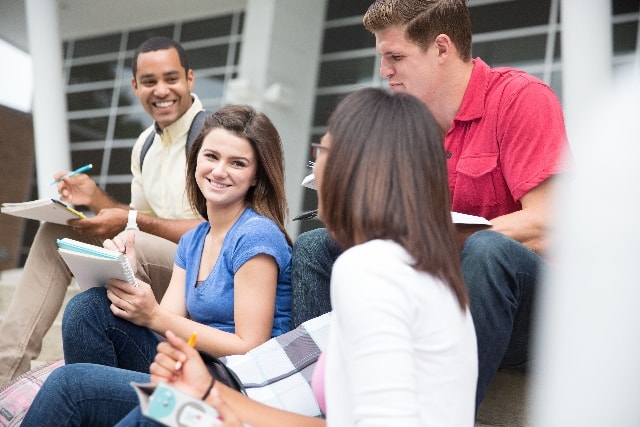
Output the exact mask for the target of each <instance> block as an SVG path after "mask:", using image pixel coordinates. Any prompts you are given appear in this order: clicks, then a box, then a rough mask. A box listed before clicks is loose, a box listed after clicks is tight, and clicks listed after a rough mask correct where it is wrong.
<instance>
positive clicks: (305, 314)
mask: <svg viewBox="0 0 640 427" xmlns="http://www.w3.org/2000/svg"><path fill="white" fill-rule="evenodd" d="M341 252H342V251H341V250H340V247H339V246H338V243H336V241H335V240H333V239H331V238H330V237H329V233H327V230H326V229H325V228H317V229H315V230H310V231H307V232H304V233H302V234H300V235H299V236H298V237H297V238H296V240H295V242H293V252H292V258H291V292H292V298H291V329H295V328H297V327H298V326H300V324H301V323H303V322H306V321H307V320H310V319H313V318H314V317H318V316H321V315H323V314H325V313H328V312H329V311H331V298H330V295H329V282H330V280H331V268H332V267H333V263H334V261H335V260H336V258H338V255H340V253H341Z"/></svg>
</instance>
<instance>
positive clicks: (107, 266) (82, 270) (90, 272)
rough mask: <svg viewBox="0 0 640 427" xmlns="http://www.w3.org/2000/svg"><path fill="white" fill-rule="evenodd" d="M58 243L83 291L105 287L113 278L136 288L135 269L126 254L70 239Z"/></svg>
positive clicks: (63, 256)
mask: <svg viewBox="0 0 640 427" xmlns="http://www.w3.org/2000/svg"><path fill="white" fill-rule="evenodd" d="M56 243H57V244H58V253H59V254H60V256H62V259H64V262H66V263H67V266H69V270H71V273H72V274H73V277H75V279H76V282H78V286H80V289H82V290H83V291H84V290H87V289H89V288H93V287H96V286H104V285H105V284H106V283H107V282H108V281H109V279H112V278H113V279H120V280H124V281H126V282H129V283H131V284H132V285H133V286H136V278H135V276H134V274H133V269H132V268H131V265H130V264H129V260H128V259H127V257H126V256H125V255H124V254H122V253H120V252H118V251H112V250H110V249H106V248H102V247H100V246H96V245H91V244H88V243H84V242H79V241H77V240H73V239H69V238H64V239H58V240H57V241H56Z"/></svg>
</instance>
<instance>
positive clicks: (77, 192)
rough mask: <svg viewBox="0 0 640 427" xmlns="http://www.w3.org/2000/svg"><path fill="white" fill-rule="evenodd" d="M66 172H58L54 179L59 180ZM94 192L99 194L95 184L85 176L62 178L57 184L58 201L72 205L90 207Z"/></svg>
mask: <svg viewBox="0 0 640 427" xmlns="http://www.w3.org/2000/svg"><path fill="white" fill-rule="evenodd" d="M67 173H68V172H58V173H56V174H55V175H54V178H55V179H60V178H61V177H63V176H64V175H65V174H67ZM96 192H101V190H100V188H98V185H97V184H96V182H95V181H94V180H93V179H91V178H90V177H89V175H86V174H83V173H82V174H79V175H74V176H72V177H68V178H64V179H62V181H60V182H59V183H58V193H60V200H62V201H65V202H69V203H72V204H74V205H82V206H90V205H91V204H92V203H93V200H94V198H95V196H96Z"/></svg>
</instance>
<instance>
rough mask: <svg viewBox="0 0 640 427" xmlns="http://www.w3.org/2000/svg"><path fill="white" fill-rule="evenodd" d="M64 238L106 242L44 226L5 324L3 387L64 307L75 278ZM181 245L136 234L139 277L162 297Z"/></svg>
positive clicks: (0, 332) (0, 353)
mask: <svg viewBox="0 0 640 427" xmlns="http://www.w3.org/2000/svg"><path fill="white" fill-rule="evenodd" d="M63 237H69V238H72V239H75V240H79V241H82V242H86V243H91V244H94V245H99V246H102V241H101V240H99V239H97V238H93V237H87V236H85V235H81V234H78V233H76V232H74V231H73V229H72V228H71V227H68V226H64V225H57V224H49V223H43V224H42V225H41V226H40V228H39V229H38V232H37V233H36V236H35V239H34V241H33V245H32V246H31V248H30V250H29V255H28V257H27V260H26V262H25V265H24V269H23V272H22V275H21V277H20V281H19V283H18V285H17V286H16V289H15V292H14V295H13V299H12V300H11V305H10V306H9V311H8V312H7V315H6V317H5V318H4V320H3V321H2V324H0V387H1V386H2V385H4V384H6V383H7V382H9V381H11V380H12V379H14V378H15V377H17V376H18V375H20V374H22V373H24V372H26V371H28V370H29V369H30V367H31V360H33V359H35V358H37V357H38V355H39V354H40V350H41V349H42V339H43V337H44V335H45V334H46V333H47V331H48V330H49V328H50V327H51V325H52V324H53V321H54V320H55V318H56V316H57V314H58V312H59V311H60V308H61V306H62V303H63V301H64V296H65V294H66V290H67V286H69V284H70V282H71V274H70V273H69V270H68V269H67V266H66V264H65V263H64V261H63V260H62V258H61V257H60V256H59V255H58V251H57V245H56V239H60V238H63ZM176 248H177V245H176V244H175V243H173V242H171V241H169V240H166V239H163V238H161V237H157V236H154V235H151V234H147V233H143V232H137V234H136V254H137V257H138V274H137V276H138V278H139V279H141V280H143V281H145V282H147V283H149V284H151V287H152V289H153V292H154V294H155V296H156V299H157V300H158V301H159V300H160V299H161V298H162V296H163V295H164V292H165V291H166V289H167V286H168V285H169V281H170V279H171V273H172V271H173V258H174V255H175V252H176Z"/></svg>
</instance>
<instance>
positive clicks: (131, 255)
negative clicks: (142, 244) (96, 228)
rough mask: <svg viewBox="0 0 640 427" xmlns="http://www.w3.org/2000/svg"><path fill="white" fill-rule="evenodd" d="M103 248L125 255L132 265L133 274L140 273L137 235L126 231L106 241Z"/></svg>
mask: <svg viewBox="0 0 640 427" xmlns="http://www.w3.org/2000/svg"><path fill="white" fill-rule="evenodd" d="M102 246H104V247H105V248H107V249H111V250H112V251H118V252H120V253H122V254H124V255H125V256H126V257H127V260H128V261H129V264H130V265H131V269H132V270H133V274H137V273H138V260H137V258H136V233H135V231H132V230H125V231H124V232H122V233H120V235H119V236H117V237H114V238H113V239H106V240H105V241H104V242H103V243H102Z"/></svg>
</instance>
